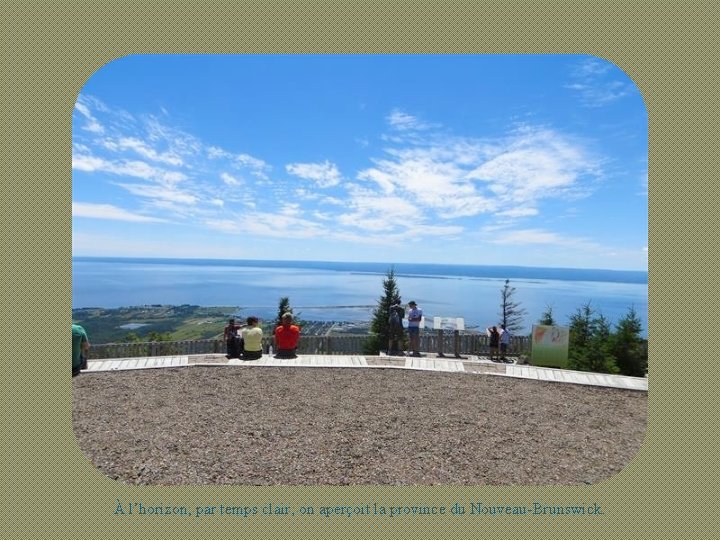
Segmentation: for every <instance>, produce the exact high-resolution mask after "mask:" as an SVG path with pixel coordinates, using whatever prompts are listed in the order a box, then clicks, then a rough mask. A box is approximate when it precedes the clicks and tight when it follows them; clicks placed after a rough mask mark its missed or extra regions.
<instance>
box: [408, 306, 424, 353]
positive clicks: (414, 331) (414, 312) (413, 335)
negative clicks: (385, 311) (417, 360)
mask: <svg viewBox="0 0 720 540" xmlns="http://www.w3.org/2000/svg"><path fill="white" fill-rule="evenodd" d="M408 307H409V308H410V310H409V311H408V337H409V338H410V350H411V351H412V355H413V356H420V323H421V322H422V317H423V312H422V309H420V308H419V307H418V305H417V303H415V302H408Z"/></svg>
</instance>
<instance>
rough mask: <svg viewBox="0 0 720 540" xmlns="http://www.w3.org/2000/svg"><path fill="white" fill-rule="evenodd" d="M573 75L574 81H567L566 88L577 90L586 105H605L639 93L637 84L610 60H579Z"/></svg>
mask: <svg viewBox="0 0 720 540" xmlns="http://www.w3.org/2000/svg"><path fill="white" fill-rule="evenodd" d="M614 72H618V73H619V74H620V76H622V80H619V79H618V78H613V77H614ZM571 77H572V80H573V81H574V82H570V83H567V84H566V85H565V88H567V89H569V90H574V91H575V92H577V93H578V96H579V97H580V101H581V103H582V104H583V105H585V106H586V107H603V106H605V105H608V104H610V103H612V102H614V101H617V100H619V99H622V98H624V97H626V96H629V95H633V94H636V93H637V88H636V87H635V85H634V84H633V83H632V82H629V81H628V80H627V79H626V77H625V75H624V74H623V73H621V72H620V71H619V70H618V69H615V68H614V65H613V64H611V63H610V62H608V61H605V60H601V59H599V58H588V59H585V60H583V61H581V62H579V63H578V64H577V65H576V66H575V69H574V72H573V73H572V75H571Z"/></svg>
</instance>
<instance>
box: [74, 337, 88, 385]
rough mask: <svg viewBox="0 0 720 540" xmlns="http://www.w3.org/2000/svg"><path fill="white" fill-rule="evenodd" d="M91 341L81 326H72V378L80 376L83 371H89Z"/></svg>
mask: <svg viewBox="0 0 720 540" xmlns="http://www.w3.org/2000/svg"><path fill="white" fill-rule="evenodd" d="M89 350H90V340H88V337H87V332H86V331H85V329H84V328H83V327H82V326H80V325H79V324H73V325H72V376H73V377H74V376H75V375H78V374H79V373H80V370H81V369H87V354H88V351H89Z"/></svg>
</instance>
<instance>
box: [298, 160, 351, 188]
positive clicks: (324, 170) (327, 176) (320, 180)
mask: <svg viewBox="0 0 720 540" xmlns="http://www.w3.org/2000/svg"><path fill="white" fill-rule="evenodd" d="M285 169H286V170H287V172H288V173H290V174H292V175H294V176H299V177H300V178H303V179H305V180H312V181H314V182H315V184H316V185H317V186H318V187H321V188H328V187H332V186H336V185H338V184H339V183H340V180H341V179H342V176H341V175H340V171H338V168H337V166H335V164H334V163H330V162H329V161H325V162H324V163H291V164H289V165H287V166H286V167H285Z"/></svg>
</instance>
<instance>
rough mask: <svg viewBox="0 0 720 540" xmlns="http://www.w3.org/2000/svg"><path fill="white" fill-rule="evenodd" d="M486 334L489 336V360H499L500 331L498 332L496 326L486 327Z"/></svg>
mask: <svg viewBox="0 0 720 540" xmlns="http://www.w3.org/2000/svg"><path fill="white" fill-rule="evenodd" d="M486 331H487V335H488V337H489V338H490V340H489V341H488V347H489V348H490V361H491V362H500V355H499V354H498V349H499V347H500V332H498V329H497V326H493V327H492V328H487V329H486Z"/></svg>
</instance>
